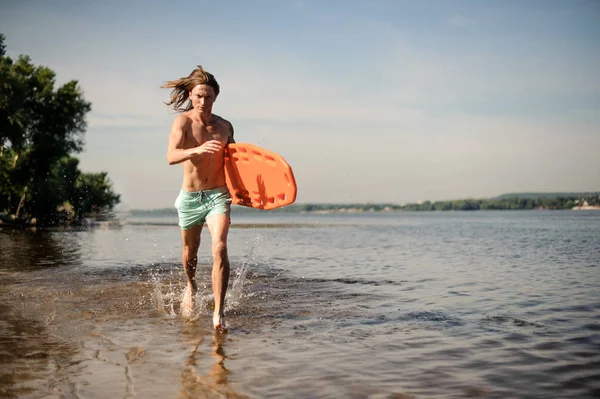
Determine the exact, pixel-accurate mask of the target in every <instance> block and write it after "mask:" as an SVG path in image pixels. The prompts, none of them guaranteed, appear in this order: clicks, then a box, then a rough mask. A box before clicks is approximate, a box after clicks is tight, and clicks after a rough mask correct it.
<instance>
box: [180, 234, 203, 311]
mask: <svg viewBox="0 0 600 399" xmlns="http://www.w3.org/2000/svg"><path fill="white" fill-rule="evenodd" d="M201 233H202V224H199V225H197V226H194V227H192V228H190V229H188V230H183V229H182V230H181V237H182V239H183V251H182V253H181V262H182V263H183V269H184V270H185V276H186V277H187V281H188V285H187V288H186V291H185V294H184V298H183V301H182V306H181V314H182V315H183V316H184V317H190V316H191V315H192V311H193V310H194V297H195V295H196V291H197V290H198V286H197V285H196V265H197V264H198V248H199V247H200V234H201Z"/></svg>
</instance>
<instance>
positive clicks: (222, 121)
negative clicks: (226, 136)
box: [213, 114, 231, 126]
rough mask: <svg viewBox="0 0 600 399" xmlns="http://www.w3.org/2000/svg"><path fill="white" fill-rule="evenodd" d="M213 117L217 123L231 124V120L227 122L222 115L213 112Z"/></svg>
mask: <svg viewBox="0 0 600 399" xmlns="http://www.w3.org/2000/svg"><path fill="white" fill-rule="evenodd" d="M213 117H215V119H216V122H217V123H219V124H224V125H227V126H230V125H231V122H229V121H228V120H227V119H225V118H223V117H222V116H219V115H215V114H213Z"/></svg>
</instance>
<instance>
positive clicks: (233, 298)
mask: <svg viewBox="0 0 600 399" xmlns="http://www.w3.org/2000/svg"><path fill="white" fill-rule="evenodd" d="M261 241H263V236H261V235H256V236H254V237H252V238H251V239H250V240H248V242H247V243H246V248H245V249H244V254H243V255H242V266H240V267H239V268H238V269H237V270H236V273H235V277H234V279H233V283H232V284H231V289H230V290H229V291H228V292H227V296H226V302H225V311H226V312H228V311H232V310H233V309H236V308H237V307H238V306H239V304H240V300H241V299H242V298H243V295H244V284H245V283H246V276H247V275H248V270H249V269H250V266H255V265H256V259H255V258H256V257H255V251H256V248H258V244H259V243H260V242H261Z"/></svg>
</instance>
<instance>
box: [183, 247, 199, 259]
mask: <svg viewBox="0 0 600 399" xmlns="http://www.w3.org/2000/svg"><path fill="white" fill-rule="evenodd" d="M198 247H199V246H198V245H184V246H183V256H185V257H186V259H188V260H192V259H196V257H197V256H198Z"/></svg>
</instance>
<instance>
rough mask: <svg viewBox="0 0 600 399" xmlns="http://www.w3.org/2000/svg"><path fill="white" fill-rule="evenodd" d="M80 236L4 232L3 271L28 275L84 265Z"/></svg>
mask: <svg viewBox="0 0 600 399" xmlns="http://www.w3.org/2000/svg"><path fill="white" fill-rule="evenodd" d="M81 252H82V248H81V235H80V234H78V233H76V232H57V231H53V232H51V231H27V230H26V231H21V230H9V231H2V230H0V265H1V266H0V271H4V272H6V271H26V270H33V269H46V268H54V267H63V266H73V265H78V264H80V263H81Z"/></svg>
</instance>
